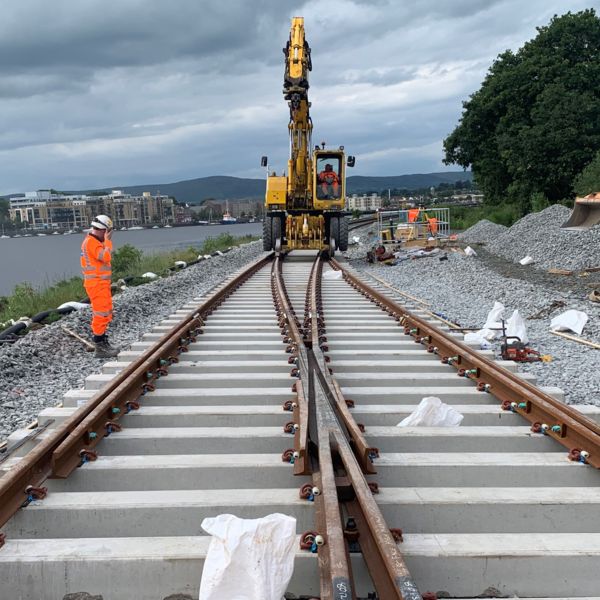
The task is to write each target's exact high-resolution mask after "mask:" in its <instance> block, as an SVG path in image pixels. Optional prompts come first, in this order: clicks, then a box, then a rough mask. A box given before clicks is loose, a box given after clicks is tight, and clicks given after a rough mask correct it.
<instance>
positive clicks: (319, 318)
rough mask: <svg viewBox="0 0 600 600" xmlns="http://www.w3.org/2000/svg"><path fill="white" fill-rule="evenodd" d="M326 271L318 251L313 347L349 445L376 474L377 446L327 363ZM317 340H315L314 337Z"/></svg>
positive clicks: (311, 303) (311, 291) (310, 301)
mask: <svg viewBox="0 0 600 600" xmlns="http://www.w3.org/2000/svg"><path fill="white" fill-rule="evenodd" d="M322 272H323V260H322V256H321V255H320V254H319V255H318V256H317V258H316V260H315V262H314V263H313V266H312V269H311V275H310V279H309V287H308V289H307V301H306V306H307V309H308V311H307V317H306V320H305V323H306V322H307V321H308V322H309V323H310V327H311V329H310V331H311V333H310V340H311V343H310V347H311V349H312V351H313V353H314V355H315V357H316V359H317V361H318V363H319V376H320V377H321V378H323V386H324V388H325V390H327V393H328V394H329V395H330V398H331V399H332V400H334V402H335V404H334V405H333V406H334V410H335V413H336V414H337V416H338V417H339V419H340V421H341V423H342V424H343V426H344V428H345V430H346V435H347V438H348V440H349V443H350V445H351V446H352V447H353V449H354V451H355V453H356V456H357V458H358V460H359V462H360V465H361V468H362V470H363V473H370V474H374V473H376V472H377V471H376V470H375V468H374V467H373V461H372V459H373V457H374V456H377V455H378V450H377V448H372V447H371V446H369V444H368V443H367V441H366V439H365V436H364V435H363V432H362V430H361V428H360V427H359V425H358V423H357V422H356V421H355V420H354V417H353V416H352V414H351V413H350V409H349V407H348V404H349V403H348V402H346V399H345V398H344V396H343V394H342V391H341V389H340V387H339V385H338V384H337V382H336V381H335V379H334V378H333V377H332V376H331V372H330V368H329V367H328V365H327V362H328V360H329V359H328V358H327V356H326V352H327V351H328V347H327V336H326V328H325V319H324V317H323V302H322V300H321V279H322V274H323V273H322ZM315 339H316V340H318V342H317V343H316V344H315V343H314V340H315Z"/></svg>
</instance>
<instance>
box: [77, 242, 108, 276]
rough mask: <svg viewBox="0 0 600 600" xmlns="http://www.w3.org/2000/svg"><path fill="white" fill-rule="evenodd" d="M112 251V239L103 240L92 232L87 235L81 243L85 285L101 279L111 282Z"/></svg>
mask: <svg viewBox="0 0 600 600" xmlns="http://www.w3.org/2000/svg"><path fill="white" fill-rule="evenodd" d="M111 251H112V241H111V240H104V242H101V241H100V240H99V239H98V238H96V237H94V236H93V235H92V234H91V233H90V234H88V235H86V236H85V239H84V240H83V244H81V271H82V273H83V282H84V285H85V284H86V283H97V282H100V281H109V282H110V280H111V278H112V267H111V265H110V253H111Z"/></svg>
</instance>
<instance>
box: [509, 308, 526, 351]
mask: <svg viewBox="0 0 600 600" xmlns="http://www.w3.org/2000/svg"><path fill="white" fill-rule="evenodd" d="M506 336H507V337H511V336H516V337H518V338H519V339H520V340H521V341H522V342H523V343H524V344H527V342H529V338H528V337H527V328H526V327H525V321H524V320H523V317H522V316H521V315H520V314H519V311H518V310H515V311H514V312H513V314H512V316H511V317H510V319H509V320H508V321H507V322H506ZM514 341H515V340H508V343H509V344H510V343H511V342H514Z"/></svg>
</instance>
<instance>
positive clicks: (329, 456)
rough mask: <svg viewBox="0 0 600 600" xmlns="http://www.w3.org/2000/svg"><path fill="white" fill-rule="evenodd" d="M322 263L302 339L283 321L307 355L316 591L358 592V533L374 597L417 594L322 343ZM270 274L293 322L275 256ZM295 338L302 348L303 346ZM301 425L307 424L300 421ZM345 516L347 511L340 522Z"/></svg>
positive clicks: (335, 596) (407, 598)
mask: <svg viewBox="0 0 600 600" xmlns="http://www.w3.org/2000/svg"><path fill="white" fill-rule="evenodd" d="M321 271H322V257H321V256H320V255H319V256H317V259H316V260H315V262H314V263H313V266H312V268H311V274H310V278H309V286H308V288H307V294H306V302H305V311H306V312H305V320H304V339H303V340H301V339H300V337H299V336H300V329H299V328H297V327H294V326H293V325H291V326H290V327H289V329H288V331H289V332H290V333H291V334H292V337H293V336H296V337H295V340H294V341H295V343H296V345H297V346H298V349H299V356H302V359H301V363H304V360H305V359H304V356H306V358H307V360H308V365H307V366H308V369H305V368H301V369H300V371H299V374H300V376H301V381H302V383H303V387H304V388H307V389H308V390H309V393H308V397H307V398H306V400H307V402H308V411H307V412H308V415H309V423H308V428H307V433H306V434H303V435H305V436H307V441H306V445H305V448H304V450H305V451H306V452H307V453H308V455H309V459H310V462H311V466H312V479H313V483H312V485H313V487H312V497H313V499H314V502H315V527H316V531H315V532H313V533H314V539H315V540H319V542H315V543H316V548H315V549H316V550H317V556H318V561H319V570H320V597H321V600H350V599H352V600H355V599H356V589H355V585H354V581H353V576H352V566H351V560H350V540H353V541H354V542H356V541H357V540H358V544H359V546H360V549H361V551H362V553H363V558H364V560H365V564H366V565H367V568H368V570H369V572H370V574H371V579H372V581H373V585H374V586H375V589H376V591H377V593H378V595H379V596H378V597H379V598H382V599H383V598H385V599H386V600H394V599H395V600H421V594H420V593H419V591H418V589H417V587H416V585H415V584H414V582H413V580H412V578H411V576H410V573H409V571H408V569H407V567H406V564H405V563H404V560H403V558H402V555H401V553H400V551H399V549H398V547H397V544H396V541H395V540H394V537H393V535H392V533H391V531H390V529H389V528H388V526H387V525H386V523H385V520H384V518H383V515H382V514H381V510H380V509H379V506H378V505H377V503H376V502H375V500H374V499H373V491H372V488H371V487H370V486H369V483H368V482H367V480H366V478H365V475H364V473H363V471H366V472H369V473H371V472H375V471H374V469H373V468H372V466H371V458H372V455H373V450H374V449H370V448H368V445H367V444H366V441H365V440H364V436H363V435H362V432H361V431H360V428H359V427H358V425H357V423H356V422H355V421H354V419H353V417H352V415H351V414H350V411H349V410H348V405H347V403H346V401H345V399H344V398H343V395H342V393H341V390H340V388H339V386H338V385H337V382H335V379H334V378H333V377H332V375H331V373H330V372H329V367H328V366H327V365H328V363H327V361H326V358H325V355H324V354H323V352H322V350H321V347H320V346H323V345H324V343H325V342H326V339H324V335H323V334H324V332H325V322H324V319H323V315H322V300H321V276H322V272H321ZM273 276H274V279H275V280H276V282H275V284H274V286H273V289H274V290H276V291H277V300H276V305H277V306H278V307H280V308H281V309H282V310H281V312H282V313H283V314H284V315H286V319H285V322H286V323H288V324H289V323H292V321H293V318H292V316H291V315H292V313H293V309H292V307H291V306H290V305H289V301H288V300H287V292H286V291H285V284H284V282H283V276H282V273H281V258H277V259H276V261H275V264H274V266H273ZM301 341H303V342H304V345H305V346H306V348H301ZM296 424H298V422H297V421H296ZM299 426H300V427H301V428H302V427H306V424H305V423H300V424H299ZM357 440H358V441H359V442H361V443H362V445H363V446H364V449H363V446H361V443H357ZM365 449H366V452H365ZM365 461H366V463H367V465H368V466H367V465H365ZM365 466H367V468H366V469H365ZM344 514H345V517H344ZM344 518H348V519H349V521H348V523H347V524H346V526H344V523H343V520H344ZM350 523H352V524H355V525H353V526H354V527H355V530H354V529H352V530H350V529H349V527H350V525H349V524H350Z"/></svg>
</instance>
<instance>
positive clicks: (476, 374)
mask: <svg viewBox="0 0 600 600" xmlns="http://www.w3.org/2000/svg"><path fill="white" fill-rule="evenodd" d="M330 262H331V264H332V266H333V267H334V268H336V269H338V270H341V271H342V273H343V274H344V279H346V281H347V282H348V283H349V284H350V285H352V286H353V287H354V288H356V289H357V290H358V291H360V293H362V294H363V295H364V296H366V297H367V298H369V299H370V300H371V301H372V302H373V303H375V304H376V305H377V306H379V307H380V308H381V309H382V310H384V311H385V312H387V313H388V314H389V315H390V316H392V317H393V318H395V319H396V320H397V321H398V324H399V325H400V326H401V327H403V328H404V333H405V334H406V335H410V336H412V337H413V338H414V340H415V342H416V343H420V344H423V345H425V346H426V347H427V350H428V352H431V353H433V354H436V355H438V356H439V357H440V359H441V361H442V362H443V363H445V364H448V365H452V366H453V367H455V368H456V369H457V370H458V375H459V376H460V377H468V378H469V379H472V380H473V382H474V383H475V384H476V385H477V389H478V390H480V391H481V392H482V393H491V394H493V395H494V396H496V398H498V400H499V401H500V402H501V404H502V408H503V409H504V410H510V411H512V412H515V413H517V414H520V415H521V416H522V417H524V418H525V419H527V420H528V421H529V422H530V423H532V428H531V429H532V431H533V432H534V433H539V434H540V435H548V436H550V437H552V438H554V439H555V440H556V441H557V442H559V443H560V444H562V445H563V446H565V447H566V448H567V449H568V450H569V454H568V457H569V459H570V460H575V461H579V462H583V463H586V464H590V465H592V466H594V467H595V468H600V425H599V424H598V423H596V422H595V421H593V420H592V419H589V418H588V417H586V416H585V415H583V414H581V413H580V412H579V411H577V410H575V409H573V408H572V407H570V406H568V405H566V404H563V403H562V402H560V401H559V400H556V399H555V398H552V396H549V395H548V394H546V393H544V392H543V391H542V390H540V389H539V388H538V387H536V386H534V385H532V384H531V383H529V382H527V381H525V380H524V379H521V378H520V377H519V376H518V375H516V374H514V373H511V372H510V371H508V370H506V369H504V368H503V367H501V366H499V365H497V364H496V363H494V362H492V361H491V360H489V359H487V358H485V357H483V356H481V355H480V354H479V353H478V352H477V351H476V350H474V349H472V348H470V347H469V346H467V345H466V344H464V343H463V342H459V341H458V340H456V339H455V338H454V337H452V336H450V335H448V334H447V333H446V332H444V331H441V330H440V329H438V328H437V327H435V326H433V325H431V324H430V323H428V322H427V321H425V320H424V319H422V318H421V317H419V316H418V315H415V314H414V313H412V312H411V311H409V310H407V309H406V308H404V307H403V306H401V305H400V304H398V303H396V302H394V301H393V300H392V299H390V298H388V297H387V296H385V295H384V294H382V293H381V292H378V291H377V290H375V289H373V288H372V287H370V286H369V285H368V284H366V283H365V282H364V281H362V280H361V279H360V278H358V277H357V276H356V275H355V274H353V273H352V272H351V271H349V270H348V269H346V268H344V267H343V266H342V265H340V263H338V262H337V261H336V260H334V259H332V260H331V261H330Z"/></svg>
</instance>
